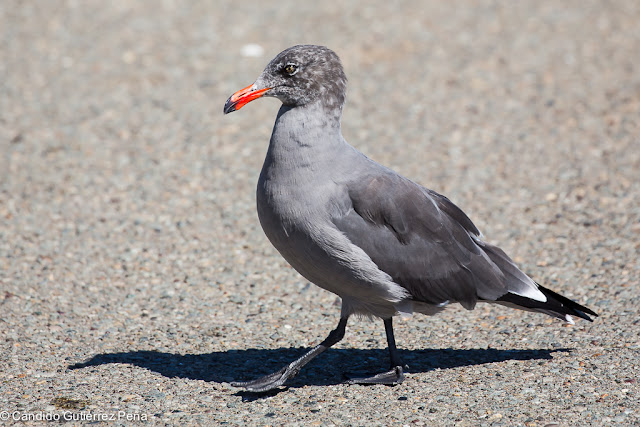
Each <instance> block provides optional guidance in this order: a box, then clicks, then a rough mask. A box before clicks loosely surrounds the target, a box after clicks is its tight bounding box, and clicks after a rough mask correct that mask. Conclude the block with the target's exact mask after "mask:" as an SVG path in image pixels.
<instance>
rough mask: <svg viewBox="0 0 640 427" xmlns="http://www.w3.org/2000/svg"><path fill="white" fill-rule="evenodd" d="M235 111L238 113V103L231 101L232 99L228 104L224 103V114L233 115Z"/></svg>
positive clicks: (228, 100)
mask: <svg viewBox="0 0 640 427" xmlns="http://www.w3.org/2000/svg"><path fill="white" fill-rule="evenodd" d="M234 111H236V103H235V102H232V101H231V97H229V99H227V102H225V103H224V109H223V110H222V112H223V113H224V114H229V113H233V112H234Z"/></svg>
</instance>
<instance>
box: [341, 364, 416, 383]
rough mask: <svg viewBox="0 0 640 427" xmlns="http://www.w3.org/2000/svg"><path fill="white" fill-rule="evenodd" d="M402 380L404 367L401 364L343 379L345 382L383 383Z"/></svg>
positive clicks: (400, 381)
mask: <svg viewBox="0 0 640 427" xmlns="http://www.w3.org/2000/svg"><path fill="white" fill-rule="evenodd" d="M403 381H404V369H403V367H402V366H394V367H393V368H391V370H389V371H387V372H382V373H379V374H376V375H372V376H368V377H354V378H349V379H347V381H345V383H346V384H384V385H398V384H402V382H403Z"/></svg>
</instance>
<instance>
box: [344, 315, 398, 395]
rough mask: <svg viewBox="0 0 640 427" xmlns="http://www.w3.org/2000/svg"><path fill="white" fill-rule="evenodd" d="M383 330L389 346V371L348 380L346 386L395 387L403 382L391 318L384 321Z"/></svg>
mask: <svg viewBox="0 0 640 427" xmlns="http://www.w3.org/2000/svg"><path fill="white" fill-rule="evenodd" d="M384 330H385V332H386V334H387V344H388V346H389V357H390V359H391V369H390V370H389V371H387V372H382V373H380V374H376V375H372V376H368V377H364V378H349V380H348V381H347V383H348V384H386V385H397V384H400V383H402V382H403V381H404V372H403V371H404V369H405V366H404V364H403V363H402V358H401V357H400V353H398V348H397V347H396V339H395V337H394V336H393V321H392V319H391V318H388V319H384Z"/></svg>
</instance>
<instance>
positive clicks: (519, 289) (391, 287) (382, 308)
mask: <svg viewBox="0 0 640 427" xmlns="http://www.w3.org/2000/svg"><path fill="white" fill-rule="evenodd" d="M346 86H347V78H346V76H345V74H344V71H343V68H342V64H341V63H340V59H339V58H338V56H337V55H336V54H335V52H333V51H332V50H330V49H328V48H326V47H323V46H313V45H298V46H293V47H291V48H289V49H286V50H284V51H283V52H281V53H279V54H278V55H277V56H276V57H275V58H274V59H273V60H272V61H271V62H269V64H268V65H267V67H266V68H265V69H264V71H263V72H262V74H261V75H260V76H259V77H258V79H257V80H256V81H255V83H253V84H252V85H250V86H248V87H246V88H244V89H241V90H239V91H238V92H236V93H234V94H233V95H231V97H230V98H229V99H228V100H227V102H226V103H225V106H224V113H225V114H227V113H231V112H233V111H236V110H239V109H240V108H242V106H244V105H245V104H247V103H248V102H251V101H253V100H254V99H257V98H260V97H263V96H271V97H275V98H278V99H279V100H280V101H282V106H281V107H280V110H279V111H278V115H277V117H276V122H275V125H274V127H273V133H272V135H271V140H270V142H269V149H268V151H267V155H266V158H265V160H264V165H263V166H262V172H261V173H260V178H259V180H258V189H257V207H258V216H259V218H260V224H261V225H262V228H263V230H264V232H265V234H266V235H267V237H268V238H269V240H270V241H271V243H272V244H273V246H275V248H276V249H277V250H278V251H279V252H280V254H281V255H282V256H283V257H284V258H285V259H286V260H287V262H289V263H290V264H291V266H292V267H293V268H295V269H296V270H297V271H298V272H299V273H300V274H301V275H303V276H304V277H305V278H306V279H308V280H309V281H311V282H313V283H315V284H316V285H318V286H320V287H321V288H323V289H326V290H328V291H330V292H333V293H334V294H336V295H338V296H340V298H341V299H342V309H341V314H340V321H339V323H338V326H337V327H336V329H334V330H333V331H331V333H330V334H329V336H328V337H327V338H326V339H325V340H324V341H322V343H320V344H319V345H317V346H316V347H314V348H313V349H311V350H310V351H309V352H307V353H306V354H305V355H303V356H302V357H300V358H299V359H297V360H295V361H293V362H291V363H290V364H288V365H287V366H285V367H284V368H282V369H281V370H279V371H277V372H274V373H273V374H270V375H266V376H264V377H261V378H258V379H256V380H253V381H244V382H233V383H231V384H232V385H233V386H236V387H243V388H245V389H247V390H248V391H252V392H265V391H269V390H272V389H274V388H277V387H279V386H282V385H283V384H284V383H285V382H286V381H287V380H288V379H290V378H292V377H293V376H295V375H296V374H297V373H298V372H299V371H300V369H301V368H302V367H303V366H304V365H306V364H307V363H309V361H311V359H313V358H314V357H316V356H317V355H318V354H320V353H322V352H324V351H325V350H326V349H328V348H329V347H331V346H332V345H334V344H335V343H337V342H338V341H340V340H341V339H342V338H343V337H344V333H345V328H346V325H347V320H348V319H349V316H351V315H353V314H360V315H365V316H369V317H372V316H375V317H379V318H382V319H383V321H384V326H385V331H386V335H387V342H388V346H389V354H390V358H391V369H390V370H389V371H388V372H383V373H380V374H377V375H372V376H368V377H364V378H352V379H350V380H349V381H348V382H349V383H357V384H388V385H395V384H399V383H401V382H402V381H403V380H404V373H403V370H404V369H406V367H405V366H404V364H403V362H402V360H401V358H400V355H399V353H398V350H397V348H396V344H395V339H394V336H393V325H392V318H393V316H394V315H397V314H405V315H410V314H411V313H414V312H417V313H423V314H427V315H433V314H436V313H438V312H439V311H441V310H443V309H444V308H445V306H447V305H448V304H451V303H459V304H461V305H462V306H463V307H464V308H466V309H467V310H472V309H473V308H474V307H475V306H476V303H477V302H490V303H495V304H501V305H505V306H508V307H512V308H518V309H521V310H528V311H537V312H540V313H545V314H548V315H550V316H553V317H557V318H560V319H562V320H565V321H567V322H570V323H573V319H572V317H571V316H577V317H580V318H583V319H586V320H589V321H591V318H590V317H589V316H588V314H590V315H593V316H597V314H596V313H594V312H593V311H592V310H590V309H588V308H587V307H584V306H582V305H580V304H578V303H576V302H574V301H572V300H570V299H568V298H566V297H564V296H562V295H559V294H557V293H555V292H553V291H551V290H549V289H547V288H545V287H543V286H540V285H539V284H537V283H536V282H534V281H533V280H532V279H531V278H530V277H529V276H527V275H526V274H525V273H523V272H522V271H521V270H520V269H519V268H518V267H517V266H516V265H515V263H514V262H513V261H512V260H511V258H509V256H507V254H505V253H504V252H503V251H502V250H501V249H500V248H498V247H496V246H493V245H491V244H489V243H487V242H485V241H484V240H483V238H482V234H481V233H480V232H479V231H478V229H477V228H476V226H475V225H474V224H473V222H471V220H470V219H469V217H467V215H465V213H464V212H462V210H460V208H458V207H457V206H456V205H454V204H453V203H452V202H451V201H450V200H449V199H447V198H446V197H445V196H442V195H440V194H438V193H436V192H435V191H432V190H429V189H428V188H425V187H422V186H421V185H419V184H416V183H415V182H413V181H411V180H409V179H408V178H405V177H403V176H401V175H399V174H397V173H396V172H394V171H393V170H391V169H389V168H387V167H385V166H382V165H380V164H378V163H376V162H374V161H373V160H371V159H369V158H367V157H366V156H365V155H364V154H362V153H361V152H359V151H358V150H356V149H355V148H353V147H352V146H351V145H349V144H348V143H347V141H345V139H344V138H343V137H342V133H341V130H340V120H341V117H342V108H343V105H344V102H345V93H346Z"/></svg>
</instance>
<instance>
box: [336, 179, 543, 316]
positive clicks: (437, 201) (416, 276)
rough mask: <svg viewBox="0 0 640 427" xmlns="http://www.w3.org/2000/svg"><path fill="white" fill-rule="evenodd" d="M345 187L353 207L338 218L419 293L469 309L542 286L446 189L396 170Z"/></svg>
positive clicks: (427, 300)
mask: <svg viewBox="0 0 640 427" xmlns="http://www.w3.org/2000/svg"><path fill="white" fill-rule="evenodd" d="M347 188H348V194H349V197H350V199H351V203H352V209H350V210H349V211H348V212H346V213H345V214H343V215H341V216H337V217H336V218H334V224H335V225H336V227H337V228H338V229H339V230H340V231H341V232H342V233H344V234H345V235H346V236H347V238H349V239H350V240H351V241H352V242H353V243H354V244H356V245H357V246H359V247H360V248H362V250H364V252H365V253H366V254H367V255H368V256H369V257H370V258H371V259H372V260H373V261H374V262H375V263H376V265H378V267H379V268H380V269H381V270H383V271H384V272H386V273H387V274H389V275H390V276H391V277H392V278H393V280H394V281H395V282H396V283H398V284H400V285H401V286H402V287H404V288H405V289H406V290H407V291H409V293H410V294H411V295H412V297H413V299H414V300H416V301H421V302H425V303H428V304H441V303H444V302H447V301H450V302H459V303H461V304H462V305H463V306H464V307H465V308H467V309H472V308H473V307H474V306H475V304H476V302H477V301H478V300H479V299H482V300H490V301H495V300H496V299H498V298H499V297H501V296H502V295H505V294H506V293H508V292H510V291H512V288H515V289H516V293H518V294H523V296H525V295H524V293H526V292H522V293H521V292H518V290H520V289H519V288H528V287H529V286H530V283H531V284H533V286H534V288H533V292H535V291H537V289H536V288H535V284H534V283H533V281H532V280H531V279H529V278H528V277H527V276H526V275H525V274H524V273H522V272H521V271H520V270H518V268H517V267H516V266H515V264H513V262H512V261H511V260H510V259H509V257H508V256H507V255H506V254H504V252H502V251H501V250H500V249H499V248H496V247H494V246H491V245H488V244H486V243H484V242H482V241H481V240H480V239H479V238H478V236H479V234H480V233H479V231H478V229H477V228H476V227H475V225H474V224H473V223H472V222H471V220H470V219H469V218H468V217H467V216H466V215H465V214H464V212H462V210H460V209H459V208H458V207H457V206H455V205H454V204H453V203H452V202H451V201H449V199H447V198H446V197H444V196H442V195H440V194H438V193H435V192H433V191H431V190H427V189H426V188H423V187H421V186H419V185H418V184H415V183H414V182H412V181H410V180H407V179H406V178H403V177H401V176H399V175H393V174H378V175H373V176H366V177H365V178H361V179H359V180H358V181H353V182H350V183H348V184H347ZM527 291H529V289H527ZM526 296H528V295H526Z"/></svg>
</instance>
